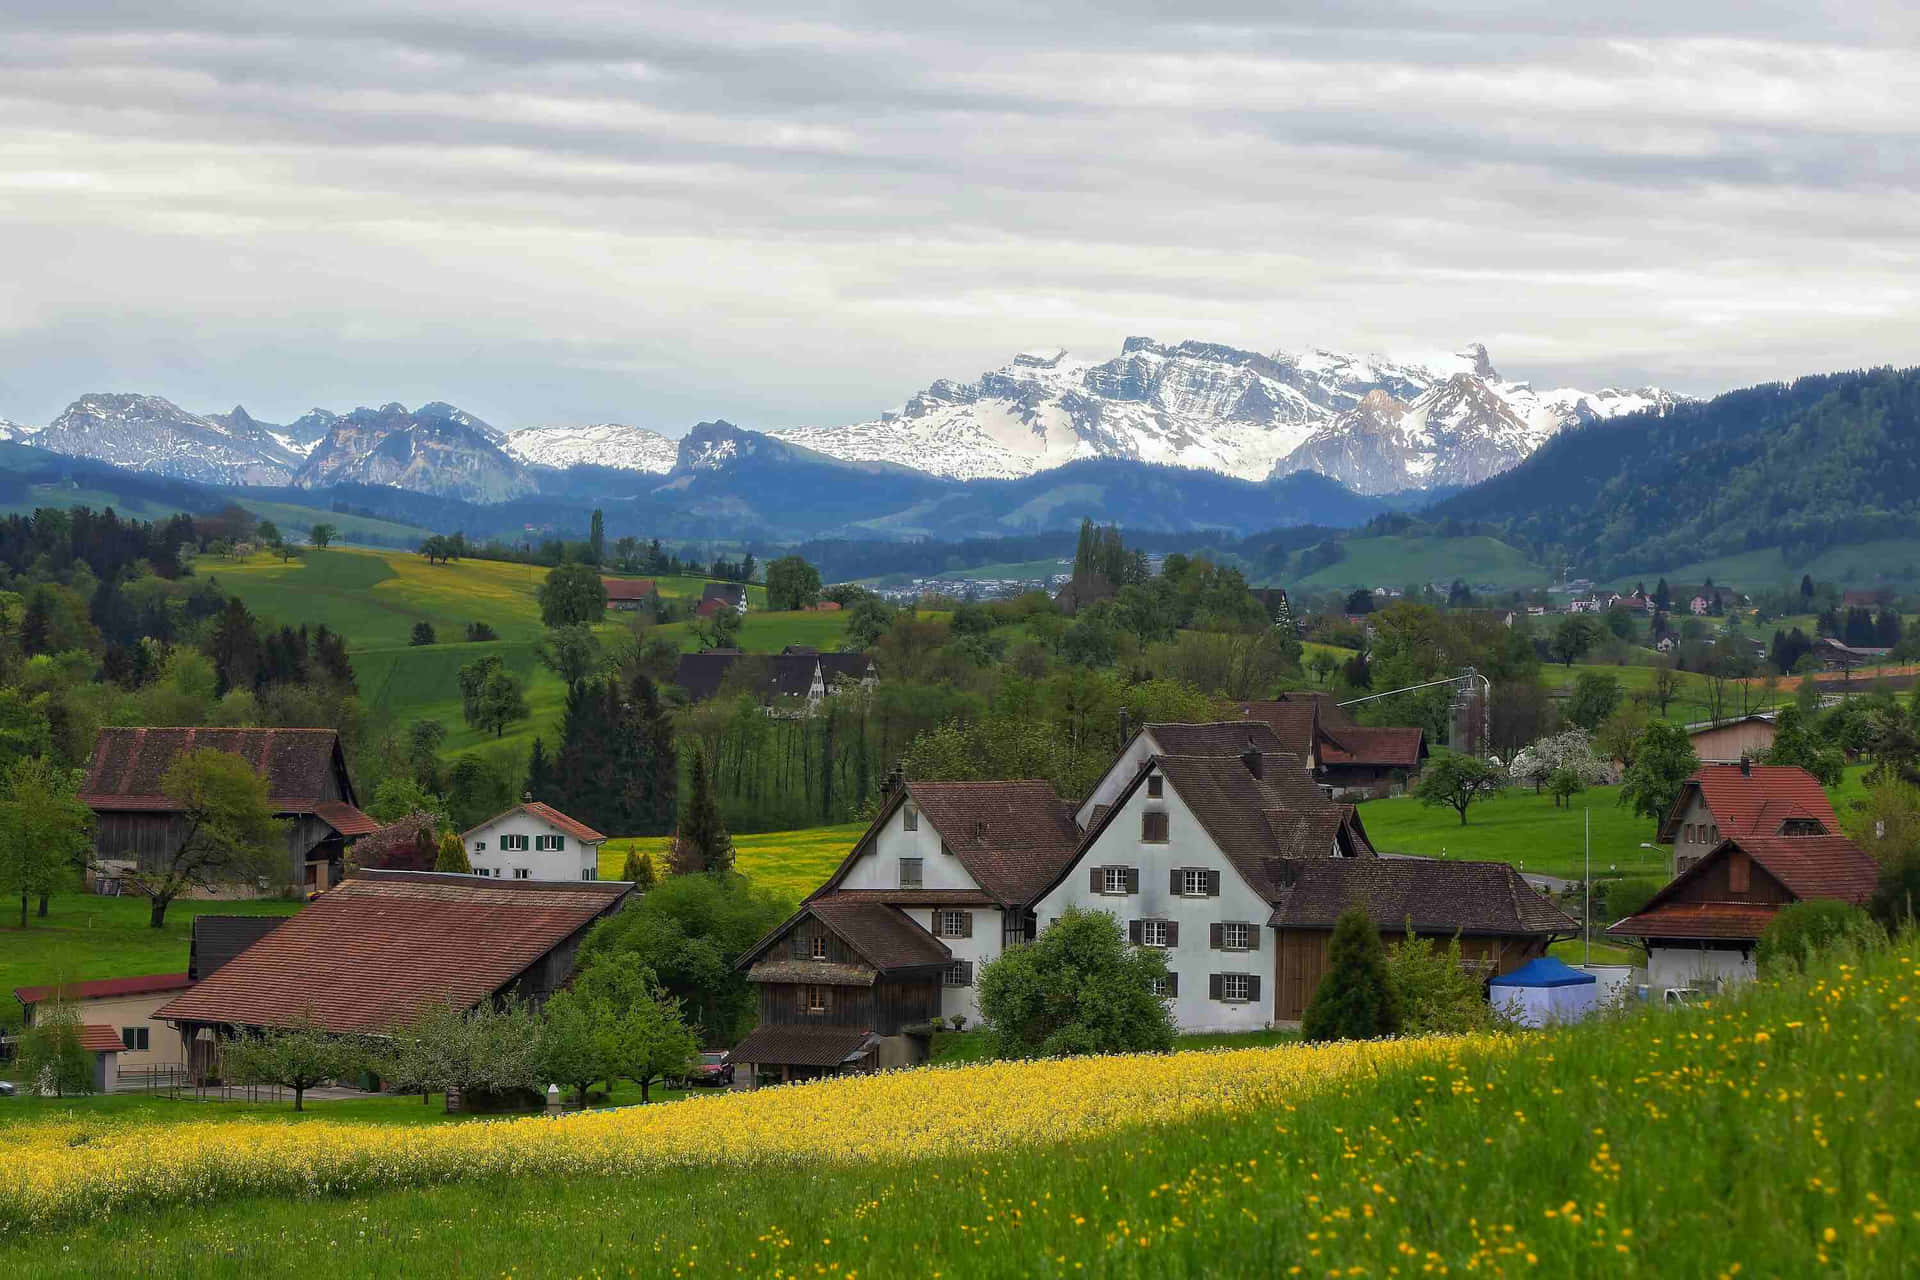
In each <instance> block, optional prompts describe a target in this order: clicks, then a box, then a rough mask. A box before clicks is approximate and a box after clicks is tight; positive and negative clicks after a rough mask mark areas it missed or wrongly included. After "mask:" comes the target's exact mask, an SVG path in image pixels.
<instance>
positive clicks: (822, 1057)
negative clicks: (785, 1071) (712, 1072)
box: [727, 1025, 871, 1067]
mask: <svg viewBox="0 0 1920 1280" xmlns="http://www.w3.org/2000/svg"><path fill="white" fill-rule="evenodd" d="M870 1039H871V1036H870V1035H869V1034H868V1031H867V1029H866V1028H865V1027H837V1026H826V1027H814V1026H785V1025H774V1026H765V1027H755V1028H754V1029H753V1030H752V1031H749V1032H748V1033H747V1038H746V1039H744V1040H742V1041H741V1042H740V1043H739V1044H737V1045H735V1046H734V1047H733V1049H732V1050H731V1051H730V1052H729V1053H728V1054H727V1060H728V1061H729V1062H751V1063H755V1064H759V1063H768V1064H772V1065H775V1066H781V1065H784V1066H792V1067H837V1066H839V1065H840V1064H841V1063H843V1062H846V1061H848V1060H850V1059H852V1058H857V1057H859V1056H860V1055H861V1054H862V1053H864V1052H866V1049H867V1042H868V1041H869V1040H870Z"/></svg>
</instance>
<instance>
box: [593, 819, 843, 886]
mask: <svg viewBox="0 0 1920 1280" xmlns="http://www.w3.org/2000/svg"><path fill="white" fill-rule="evenodd" d="M866 829H867V828H866V824H864V823H859V822H853V823H847V824H845V825H842V826H837V827H808V828H806V829H805V830H802V831H766V832H762V833H760V834H758V835H744V836H741V835H737V836H735V837H734V838H733V848H734V865H735V867H737V868H738V869H739V870H740V871H741V872H742V873H744V874H745V875H746V876H747V877H748V878H749V879H751V880H752V881H753V883H754V885H755V886H756V887H758V888H762V889H770V890H772V891H773V892H774V893H777V894H780V895H782V896H783V897H787V898H791V899H792V900H793V901H794V902H799V901H800V899H801V898H804V897H805V896H806V895H808V894H809V893H812V892H813V891H814V890H815V889H818V888H819V887H820V885H821V882H822V881H824V880H825V879H826V878H827V876H828V874H829V873H831V872H832V871H833V869H834V868H835V867H837V866H839V865H840V860H841V859H842V858H844V857H846V856H847V851H848V850H849V849H851V848H853V842H854V841H855V840H857V839H859V838H860V833H861V832H862V831H865V830H866ZM636 848H637V849H639V850H641V851H643V852H646V853H651V854H652V855H653V865H654V868H655V869H656V870H663V869H664V868H665V864H666V856H667V838H666V837H665V836H628V837H625V838H623V839H618V840H609V841H607V842H606V843H605V844H604V845H602V846H600V878H601V879H602V880H617V879H619V877H620V872H621V870H622V869H623V868H624V867H625V866H626V864H627V851H628V850H629V849H636Z"/></svg>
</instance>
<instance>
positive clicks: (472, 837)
mask: <svg viewBox="0 0 1920 1280" xmlns="http://www.w3.org/2000/svg"><path fill="white" fill-rule="evenodd" d="M460 839H461V840H462V841H463V842H465V844H466V846H467V861H468V862H470V863H472V864H473V873H474V874H475V875H477V876H491V877H493V878H494V879H496V880H598V879H599V878H600V846H601V845H602V844H604V843H606V839H607V838H606V837H605V836H603V835H601V834H600V833H599V832H598V831H595V830H594V829H593V828H592V827H589V826H588V825H587V824H586V823H584V822H580V821H578V820H576V819H573V818H569V817H568V816H567V815H566V814H564V813H562V812H560V811H559V810H558V809H556V808H554V807H553V806H551V805H545V804H541V803H540V802H539V801H537V800H529V801H527V802H526V803H525V804H519V805H515V806H514V807H513V808H511V809H509V810H507V811H506V812H505V813H498V814H495V815H494V816H493V817H491V818H488V819H487V820H486V821H485V822H483V823H481V824H480V825H479V826H477V827H475V828H473V829H472V830H471V831H468V832H466V833H465V834H464V835H462V836H461V837H460Z"/></svg>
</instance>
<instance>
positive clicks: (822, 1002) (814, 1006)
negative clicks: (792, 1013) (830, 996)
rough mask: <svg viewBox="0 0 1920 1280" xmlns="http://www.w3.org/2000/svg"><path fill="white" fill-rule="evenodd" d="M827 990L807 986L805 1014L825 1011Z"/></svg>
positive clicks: (812, 985) (810, 985) (811, 985)
mask: <svg viewBox="0 0 1920 1280" xmlns="http://www.w3.org/2000/svg"><path fill="white" fill-rule="evenodd" d="M827 990H828V989H827V988H826V987H821V986H815V985H814V984H812V983H808V984H807V992H806V996H807V1012H808V1013H825V1012H826V1011H827Z"/></svg>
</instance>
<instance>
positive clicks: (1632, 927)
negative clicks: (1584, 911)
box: [1607, 902, 1779, 939]
mask: <svg viewBox="0 0 1920 1280" xmlns="http://www.w3.org/2000/svg"><path fill="white" fill-rule="evenodd" d="M1778 910H1779V907H1778V906H1777V905H1776V904H1774V903H1770V902H1669V903H1665V904H1664V905H1662V906H1658V907H1651V908H1649V909H1647V910H1645V911H1642V912H1641V913H1640V914H1639V915H1637V916H1628V917H1627V918H1626V919H1625V920H1620V921H1617V922H1615V923H1614V924H1611V925H1608V926H1607V932H1608V933H1610V934H1612V935H1613V936H1614V937H1616V938H1727V939H1741V938H1758V937H1759V936H1760V935H1761V934H1763V933H1765V932H1766V931H1767V926H1768V925H1769V924H1771V923H1773V914H1774V912H1776V911H1778Z"/></svg>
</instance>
